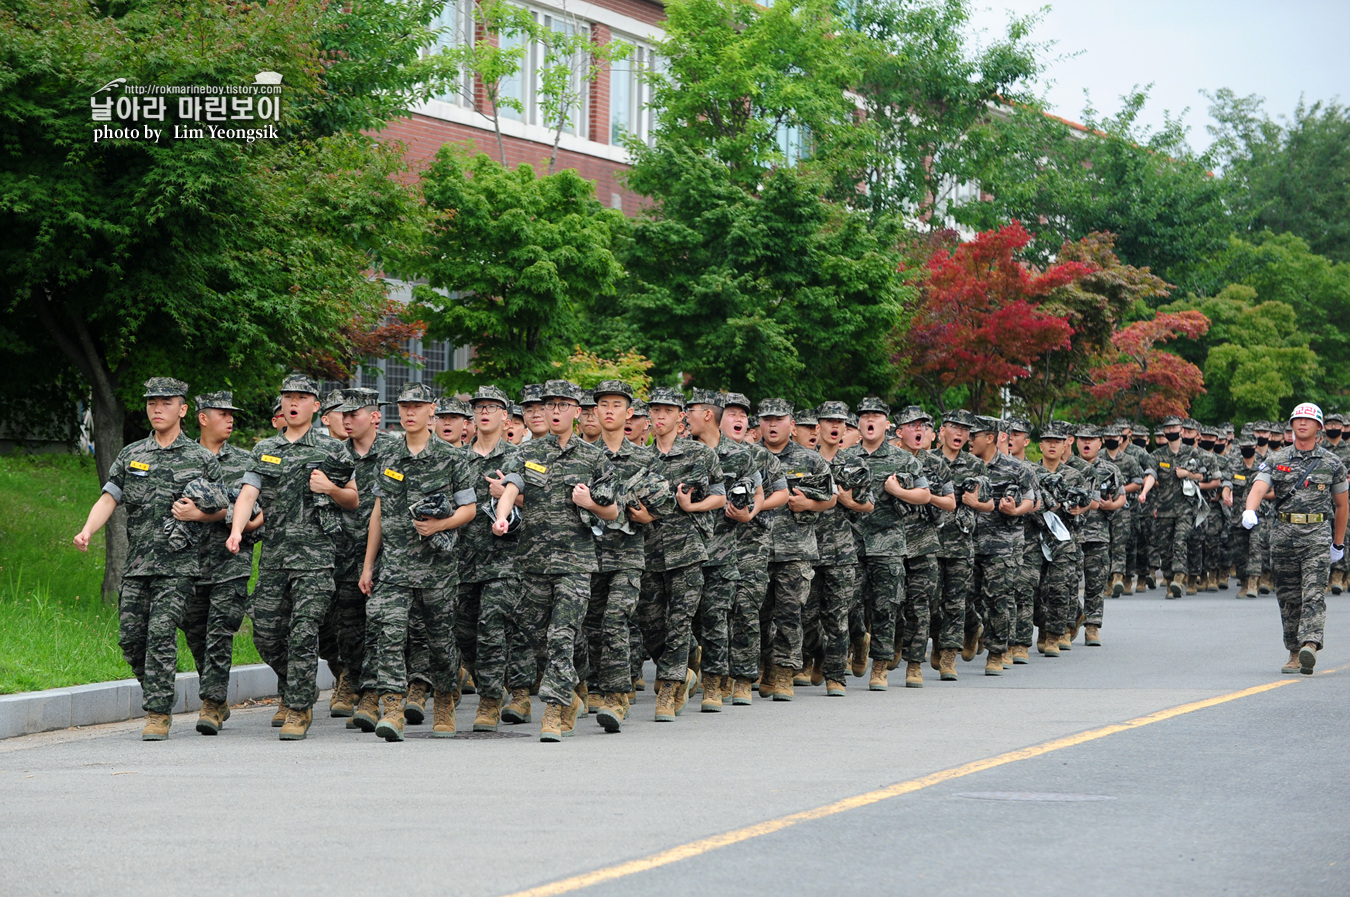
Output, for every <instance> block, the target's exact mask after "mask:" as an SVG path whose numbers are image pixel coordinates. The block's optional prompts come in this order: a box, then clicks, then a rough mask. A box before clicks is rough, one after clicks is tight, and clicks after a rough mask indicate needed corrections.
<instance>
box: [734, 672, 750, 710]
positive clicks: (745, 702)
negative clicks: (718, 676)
mask: <svg viewBox="0 0 1350 897" xmlns="http://www.w3.org/2000/svg"><path fill="white" fill-rule="evenodd" d="M752 703H754V692H753V690H752V689H751V688H750V680H749V679H748V678H746V677H745V676H737V677H736V681H735V682H734V683H732V685H731V704H732V706H733V707H749V706H750V705H751V704H752Z"/></svg>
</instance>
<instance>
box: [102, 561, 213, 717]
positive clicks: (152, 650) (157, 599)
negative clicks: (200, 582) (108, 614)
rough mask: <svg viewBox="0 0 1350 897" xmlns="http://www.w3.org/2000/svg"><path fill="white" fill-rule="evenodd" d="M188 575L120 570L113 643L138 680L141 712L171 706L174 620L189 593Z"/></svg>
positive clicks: (175, 664)
mask: <svg viewBox="0 0 1350 897" xmlns="http://www.w3.org/2000/svg"><path fill="white" fill-rule="evenodd" d="M193 588H194V585H193V582H192V577H190V576H124V577H123V578H122V592H121V595H120V596H119V597H118V600H117V643H118V645H120V646H121V648H122V656H123V657H124V658H126V661H127V663H128V664H130V665H131V669H132V671H133V672H134V673H135V674H136V681H137V682H139V683H140V684H141V707H142V709H144V710H145V712H146V713H169V712H170V711H172V710H173V685H174V678H175V676H176V675H177V673H178V624H179V623H180V622H181V621H182V619H183V609H184V608H185V607H186V606H187V602H188V600H189V599H190V598H191V597H192V594H193Z"/></svg>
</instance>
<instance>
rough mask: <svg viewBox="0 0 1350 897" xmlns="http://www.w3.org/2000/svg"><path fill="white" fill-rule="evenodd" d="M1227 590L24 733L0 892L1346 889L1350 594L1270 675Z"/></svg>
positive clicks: (14, 747)
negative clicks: (294, 710) (600, 718)
mask: <svg viewBox="0 0 1350 897" xmlns="http://www.w3.org/2000/svg"><path fill="white" fill-rule="evenodd" d="M1228 594H1229V593H1220V595H1219V596H1199V597H1191V598H1187V599H1183V600H1181V601H1164V600H1162V599H1161V598H1160V597H1159V596H1160V593H1159V592H1156V591H1155V592H1152V593H1145V594H1144V595H1140V596H1134V597H1130V598H1124V599H1121V600H1119V601H1110V602H1108V604H1107V626H1106V627H1105V628H1104V629H1103V639H1104V640H1105V642H1106V645H1105V647H1102V648H1091V649H1089V648H1086V647H1084V646H1083V645H1082V644H1081V641H1080V644H1077V645H1075V647H1074V649H1073V651H1071V652H1069V653H1067V654H1065V655H1064V656H1063V657H1062V658H1060V659H1058V660H1049V659H1045V658H1039V657H1037V656H1036V655H1035V654H1034V651H1033V655H1032V663H1031V664H1030V665H1029V666H1019V667H1016V668H1014V669H1013V670H1009V671H1008V672H1007V673H1006V674H1005V675H1004V676H1003V677H1001V678H986V677H985V676H983V675H980V673H981V672H982V665H980V664H962V663H960V662H959V661H958V667H959V669H960V672H961V675H962V679H961V681H960V682H957V683H941V682H938V681H937V679H936V673H934V672H933V671H932V670H929V669H928V668H927V667H925V672H926V675H928V676H929V677H931V678H930V679H929V680H928V681H927V683H926V686H925V688H923V689H922V690H919V689H906V688H903V687H899V688H897V687H894V686H893V687H892V689H891V690H890V691H889V692H886V693H869V692H867V691H866V690H865V682H864V681H863V680H850V693H849V695H848V697H846V698H844V699H842V700H841V699H832V698H826V697H825V696H824V689H823V688H821V689H799V690H798V697H797V700H795V701H793V702H792V703H777V704H773V703H767V702H766V703H759V702H757V703H756V704H755V705H754V706H752V707H748V708H744V707H737V708H728V709H727V710H725V711H724V712H723V713H721V714H701V713H697V712H696V707H693V706H691V708H690V710H689V711H687V712H686V713H685V714H684V715H683V716H681V717H680V719H679V720H677V721H676V722H675V723H673V724H660V725H658V724H656V723H654V722H652V721H651V714H652V705H653V697H652V693H651V692H650V691H648V692H644V693H642V694H640V695H639V701H638V703H637V705H636V708H635V713H634V715H633V716H632V717H631V718H630V722H629V723H628V724H627V725H626V726H625V729H624V731H623V732H622V733H621V734H619V735H606V734H604V733H603V732H602V731H601V730H600V728H599V727H598V726H597V725H596V724H595V722H594V720H593V719H590V720H583V721H581V723H580V724H579V730H580V731H579V732H578V734H577V735H576V737H574V738H571V739H569V740H567V741H564V742H563V743H561V744H553V745H548V744H540V743H539V742H538V741H537V740H536V739H537V731H538V730H537V723H536V724H532V725H530V726H521V727H514V728H512V727H504V729H505V730H506V731H507V732H508V734H505V735H499V736H497V737H489V738H484V737H481V736H480V737H476V738H459V739H455V740H454V741H440V740H432V739H424V738H412V739H409V740H408V741H406V742H405V743H403V744H386V743H384V742H383V741H380V740H378V739H376V738H375V737H374V736H371V735H362V734H360V733H357V732H354V731H349V730H346V729H345V728H344V727H343V722H342V721H340V720H332V719H329V718H328V717H327V716H326V715H324V716H322V717H321V718H319V719H317V720H316V723H315V726H314V728H313V729H312V730H311V733H310V737H309V739H308V740H307V741H304V742H300V743H291V744H284V743H280V742H278V741H277V740H276V732H275V730H273V729H271V728H270V727H269V726H268V720H269V718H270V716H271V713H272V710H271V709H267V708H261V709H250V710H237V711H236V712H235V714H234V716H233V717H232V718H231V720H230V721H229V723H228V724H227V726H226V729H225V731H224V732H223V733H222V734H221V735H220V736H219V737H216V738H204V737H201V736H199V735H197V734H196V733H195V732H194V731H193V729H192V725H193V722H194V720H195V715H185V716H180V717H178V718H176V719H175V721H174V729H173V734H172V736H171V737H170V739H169V740H168V741H167V742H164V743H160V744H143V743H142V742H141V741H140V740H139V730H140V724H139V723H119V724H114V725H108V726H99V727H95V728H90V729H85V730H74V731H68V732H59V733H47V734H43V735H33V736H27V737H24V738H16V739H11V740H9V741H5V742H0V831H2V832H3V842H2V843H3V845H4V849H3V851H0V893H3V894H6V895H24V894H94V893H97V894H137V895H145V894H169V893H208V892H209V893H212V894H260V893H283V894H287V895H308V894H332V893H355V892H370V891H372V890H374V891H375V892H384V893H407V894H424V893H425V894H431V893H435V894H445V895H459V894H463V895H482V897H491V895H507V894H515V893H518V892H520V891H523V890H527V889H531V888H535V887H538V886H542V885H549V884H550V883H555V882H558V881H560V880H568V879H573V877H575V876H581V875H585V874H587V873H592V872H595V871H597V870H600V872H601V874H600V875H598V876H592V877H590V878H585V879H580V880H572V881H570V882H567V883H565V884H564V885H562V886H560V887H556V888H553V889H551V891H547V892H550V893H577V894H583V895H631V894H641V895H671V897H690V895H691V894H692V895H697V894H698V893H699V892H700V891H703V892H704V893H707V894H710V895H719V897H720V895H739V894H771V895H782V894H818V895H834V894H840V893H844V892H845V891H846V890H849V891H853V892H855V893H866V892H879V891H880V889H883V888H884V889H885V893H888V894H902V895H908V894H920V893H923V894H938V893H953V892H955V891H956V890H957V889H959V890H960V892H961V893H1004V892H1012V893H1035V894H1050V895H1056V894H1083V893H1091V894H1094V895H1095V894H1105V895H1116V894H1120V895H1138V894H1162V893H1191V894H1213V893H1226V894H1253V895H1258V894H1260V895H1264V894H1280V895H1303V894H1317V895H1341V894H1350V648H1348V647H1346V644H1347V639H1350V596H1346V597H1339V598H1330V599H1329V600H1328V604H1329V607H1328V614H1327V631H1328V633H1329V640H1330V644H1329V646H1328V648H1327V649H1326V650H1325V651H1323V652H1322V655H1321V657H1320V658H1319V662H1318V671H1319V672H1318V675H1316V676H1313V677H1311V678H1305V677H1290V676H1283V677H1282V676H1281V675H1280V674H1279V667H1280V666H1281V664H1282V663H1283V662H1284V659H1285V657H1286V655H1285V653H1284V652H1283V649H1282V647H1281V645H1280V639H1279V619H1278V613H1277V610H1276V607H1275V602H1274V599H1273V598H1271V597H1267V598H1260V599H1256V600H1234V599H1233V598H1231V597H1228ZM648 677H649V681H650V667H649V671H648ZM892 679H893V680H896V681H899V680H900V679H901V676H900V675H898V674H892ZM1272 683H1285V684H1279V685H1276V686H1275V687H1267V688H1264V689H1262V688H1261V686H1270V685H1271V684H1272ZM1238 692H1246V693H1245V694H1243V695H1241V696H1239V697H1235V698H1232V699H1231V700H1226V701H1223V702H1220V703H1213V704H1211V705H1208V706H1201V707H1198V708H1194V709H1187V708H1186V705H1191V704H1195V703H1197V702H1205V701H1207V700H1208V699H1213V698H1217V697H1221V696H1230V695H1233V694H1234V693H1238ZM474 700H475V699H474V698H472V697H468V698H466V699H465V702H464V704H463V705H461V708H460V721H461V728H463V729H467V727H468V725H467V724H468V723H469V722H471V721H472V708H473V703H474ZM536 706H537V705H536ZM321 707H322V708H324V709H325V713H326V703H324V704H322V705H321ZM1178 707H1181V708H1182V709H1183V711H1184V712H1179V713H1175V714H1171V715H1167V714H1163V717H1165V718H1158V719H1155V720H1153V721H1148V722H1145V723H1143V724H1140V723H1132V724H1131V725H1129V726H1126V727H1122V728H1119V729H1115V728H1106V729H1104V728H1103V727H1112V726H1115V725H1116V724H1121V723H1125V722H1128V721H1137V720H1140V719H1141V718H1145V717H1148V716H1149V715H1150V714H1155V713H1158V712H1159V711H1165V710H1168V709H1169V708H1178ZM538 716H539V711H538V710H536V719H537V718H538ZM1025 749H1031V750H1025ZM1010 752H1020V753H1012V754H1011V755H1010V756H1009V754H1010ZM991 759H992V760H993V761H994V762H993V763H990V762H984V761H990V760H991ZM924 777H929V778H928V779H924ZM915 780H921V781H918V782H916V781H915ZM902 783H910V784H903V785H902ZM896 785H902V787H898V788H896V787H891V786H896ZM887 788H890V790H889V791H882V792H881V794H877V792H878V791H879V790H880V789H887ZM859 795H868V797H864V798H862V799H860V800H857V801H854V802H852V803H847V804H844V805H839V804H838V802H840V801H842V800H845V799H847V798H854V797H856V796H859ZM832 805H833V806H832ZM822 807H829V808H830V809H829V810H826V811H822V812H820V813H817V814H814V815H812V816H811V818H807V819H802V820H799V821H796V822H795V823H793V821H792V820H790V819H789V820H787V822H789V823H792V824H786V825H785V824H784V821H783V818H784V817H789V816H791V815H792V814H797V813H801V812H802V811H810V810H813V809H816V808H822ZM808 815H810V814H808ZM728 832H735V833H737V834H735V835H734V836H733V837H732V838H729V839H726V840H728V841H731V842H732V843H729V844H726V845H725V846H715V845H713V844H709V843H708V842H706V841H704V839H708V838H711V837H713V836H718V835H722V834H724V833H728ZM685 845H690V846H687V847H684V848H683V849H681V850H679V851H677V852H676V853H675V854H673V855H672V854H669V853H665V852H667V851H670V850H671V849H672V848H681V847H682V846H685ZM672 857H678V859H673V860H672ZM536 893H543V891H541V892H536Z"/></svg>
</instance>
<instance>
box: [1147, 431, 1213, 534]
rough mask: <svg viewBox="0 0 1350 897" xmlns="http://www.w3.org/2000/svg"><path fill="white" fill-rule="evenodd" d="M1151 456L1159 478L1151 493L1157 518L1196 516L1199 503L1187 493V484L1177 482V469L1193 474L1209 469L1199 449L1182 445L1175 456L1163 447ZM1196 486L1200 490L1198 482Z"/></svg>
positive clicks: (1149, 497) (1154, 471) (1155, 473)
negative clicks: (1201, 457)
mask: <svg viewBox="0 0 1350 897" xmlns="http://www.w3.org/2000/svg"><path fill="white" fill-rule="evenodd" d="M1150 457H1151V458H1152V460H1153V475H1154V476H1156V477H1157V478H1158V484H1157V485H1156V486H1154V487H1153V491H1152V492H1150V493H1149V494H1148V503H1149V504H1150V505H1152V506H1153V509H1154V511H1155V512H1156V514H1157V516H1158V517H1161V518H1164V519H1166V518H1171V517H1180V516H1182V515H1189V514H1193V513H1194V512H1195V506H1196V501H1195V499H1193V498H1191V497H1190V496H1189V495H1187V494H1186V493H1185V489H1186V487H1185V485H1184V483H1185V481H1184V480H1180V479H1177V468H1178V467H1181V468H1185V469H1186V470H1188V471H1190V472H1191V473H1200V472H1202V471H1205V470H1206V467H1205V465H1204V462H1203V461H1202V460H1201V459H1200V456H1199V455H1198V454H1197V453H1196V450H1195V447H1194V446H1189V445H1182V446H1181V447H1180V448H1178V449H1177V451H1176V453H1175V454H1173V453H1172V451H1171V449H1169V448H1168V447H1167V446H1163V447H1162V448H1160V449H1156V450H1155V451H1154V452H1153V454H1152V455H1151V456H1150ZM1196 485H1197V488H1198V483H1197V484H1196Z"/></svg>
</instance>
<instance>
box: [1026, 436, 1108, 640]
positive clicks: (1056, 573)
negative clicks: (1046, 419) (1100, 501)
mask: <svg viewBox="0 0 1350 897" xmlns="http://www.w3.org/2000/svg"><path fill="white" fill-rule="evenodd" d="M1067 436H1068V430H1067V429H1066V428H1064V427H1063V426H1062V425H1056V424H1054V423H1052V424H1047V425H1046V426H1045V427H1044V428H1043V429H1042V432H1041V438H1042V439H1049V438H1061V439H1062V438H1065V437H1067ZM1044 464H1045V462H1044V461H1042V462H1041V464H1040V465H1037V467H1036V468H1035V471H1036V494H1037V495H1039V496H1040V499H1041V510H1040V511H1038V512H1036V513H1035V514H1034V515H1032V516H1033V517H1035V518H1036V519H1037V521H1038V522H1039V526H1038V527H1037V529H1036V530H1034V531H1033V530H1029V531H1028V532H1027V539H1028V541H1031V540H1033V539H1034V540H1035V541H1036V542H1037V543H1038V545H1037V549H1038V550H1039V551H1040V552H1041V557H1042V563H1041V567H1040V572H1041V575H1040V585H1039V593H1038V597H1039V598H1040V614H1039V615H1038V617H1039V622H1040V625H1041V629H1042V631H1043V632H1046V633H1049V634H1050V635H1052V636H1060V635H1063V634H1064V633H1065V632H1066V631H1068V629H1069V627H1070V626H1071V625H1073V623H1074V622H1075V621H1076V620H1077V618H1078V573H1079V570H1080V569H1081V567H1082V563H1083V549H1082V545H1081V544H1080V536H1079V534H1081V532H1082V516H1081V515H1080V516H1077V517H1075V516H1074V515H1072V514H1070V513H1069V508H1070V506H1069V505H1068V504H1067V503H1066V501H1065V499H1066V492H1067V491H1068V490H1069V489H1077V490H1081V491H1082V492H1084V493H1086V492H1087V491H1088V490H1089V489H1090V488H1091V484H1090V483H1089V482H1088V481H1087V480H1085V479H1084V478H1083V476H1082V474H1080V473H1079V472H1078V471H1077V470H1076V469H1075V468H1073V467H1071V466H1070V465H1069V464H1068V463H1067V461H1066V462H1064V463H1061V464H1060V465H1059V467H1058V468H1057V469H1056V470H1055V471H1054V472H1053V473H1052V472H1051V471H1049V470H1048V469H1047V468H1046V467H1045V466H1044ZM1050 512H1053V513H1055V514H1056V515H1058V516H1059V518H1060V520H1061V521H1062V522H1063V523H1064V525H1065V527H1066V528H1067V530H1068V533H1067V535H1068V538H1067V539H1065V540H1060V539H1058V538H1056V536H1055V534H1054V533H1053V532H1052V531H1051V529H1050V527H1049V526H1048V525H1047V524H1046V522H1045V514H1047V513H1050ZM1098 597H1100V592H1099V593H1098Z"/></svg>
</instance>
